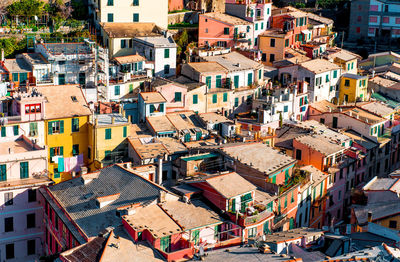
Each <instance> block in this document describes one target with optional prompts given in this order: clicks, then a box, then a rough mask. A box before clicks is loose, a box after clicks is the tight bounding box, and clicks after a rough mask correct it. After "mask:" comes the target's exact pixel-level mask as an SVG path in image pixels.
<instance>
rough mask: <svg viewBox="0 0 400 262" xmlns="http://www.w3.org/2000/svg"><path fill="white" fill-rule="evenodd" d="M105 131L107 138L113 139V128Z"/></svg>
mask: <svg viewBox="0 0 400 262" xmlns="http://www.w3.org/2000/svg"><path fill="white" fill-rule="evenodd" d="M105 132H106V133H105V135H106V140H109V139H111V128H106V130H105Z"/></svg>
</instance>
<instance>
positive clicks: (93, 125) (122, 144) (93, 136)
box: [88, 114, 130, 170]
mask: <svg viewBox="0 0 400 262" xmlns="http://www.w3.org/2000/svg"><path fill="white" fill-rule="evenodd" d="M129 122H130V121H128V119H127V118H125V117H124V116H123V115H121V114H101V115H94V116H93V118H92V119H91V121H90V122H89V151H90V152H89V153H90V155H88V157H89V168H90V169H91V170H96V169H99V168H102V167H104V166H107V165H110V164H113V163H118V162H121V161H124V162H125V161H127V160H128V159H126V157H127V156H128V147H127V140H126V138H127V137H128V136H129V132H130V128H129V127H130V123H129Z"/></svg>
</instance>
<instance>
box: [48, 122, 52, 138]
mask: <svg viewBox="0 0 400 262" xmlns="http://www.w3.org/2000/svg"><path fill="white" fill-rule="evenodd" d="M47 125H48V131H49V132H48V133H49V135H52V134H53V122H48V123H47Z"/></svg>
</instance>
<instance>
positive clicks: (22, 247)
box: [0, 135, 51, 261]
mask: <svg viewBox="0 0 400 262" xmlns="http://www.w3.org/2000/svg"><path fill="white" fill-rule="evenodd" d="M50 183H51V180H50V179H49V178H48V177H47V150H46V148H45V147H40V146H38V145H37V144H34V143H32V142H31V141H30V140H29V139H28V138H27V137H25V136H23V135H22V136H20V137H18V138H17V139H15V140H13V141H11V140H9V141H4V142H2V143H0V191H1V192H0V206H1V212H0V228H2V230H1V231H0V260H1V261H5V260H7V261H8V260H9V259H10V260H12V261H15V260H18V261H28V260H30V261H33V260H35V259H38V258H39V257H40V256H41V255H43V253H42V250H43V248H44V246H43V243H44V233H43V232H44V230H45V226H44V225H43V223H42V220H43V208H42V206H41V205H40V203H39V201H38V200H39V199H38V197H37V192H36V190H37V188H39V187H40V186H43V185H48V184H50ZM14 259H15V260H14Z"/></svg>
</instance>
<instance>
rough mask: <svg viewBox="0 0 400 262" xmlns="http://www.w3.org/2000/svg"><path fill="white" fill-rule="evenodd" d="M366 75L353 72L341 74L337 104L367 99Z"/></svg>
mask: <svg viewBox="0 0 400 262" xmlns="http://www.w3.org/2000/svg"><path fill="white" fill-rule="evenodd" d="M368 99H369V94H368V77H367V76H360V75H355V74H343V75H342V76H341V79H340V86H339V104H344V103H354V102H356V101H367V100H368Z"/></svg>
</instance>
